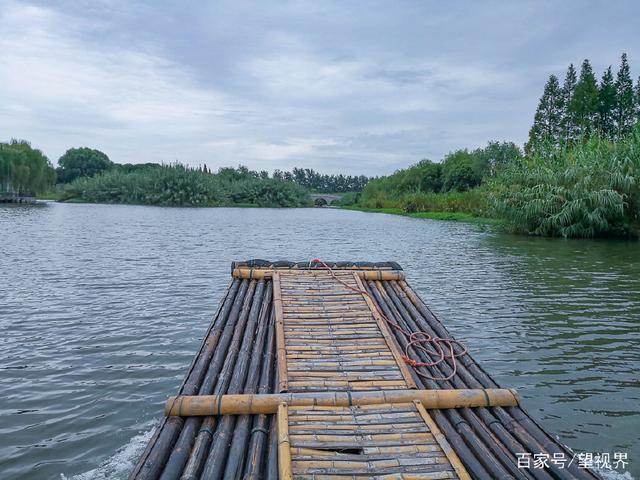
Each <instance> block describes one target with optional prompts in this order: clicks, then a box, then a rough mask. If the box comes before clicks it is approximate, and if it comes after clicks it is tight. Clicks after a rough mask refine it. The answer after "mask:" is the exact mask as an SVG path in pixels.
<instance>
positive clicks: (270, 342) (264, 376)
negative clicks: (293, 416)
mask: <svg viewBox="0 0 640 480" xmlns="http://www.w3.org/2000/svg"><path fill="white" fill-rule="evenodd" d="M274 322H275V320H274V314H273V309H271V314H270V316H269V332H268V334H267V340H266V344H265V351H264V354H263V357H262V368H261V373H260V387H259V388H258V393H260V394H266V393H270V392H272V391H273V390H275V377H276V375H275V368H274V358H275V346H276V345H275V326H274ZM270 418H273V415H271V416H270V417H269V416H267V415H265V414H260V415H258V416H257V417H255V420H254V423H253V428H252V429H251V439H250V440H249V447H248V449H247V450H248V458H247V462H246V466H245V473H244V477H243V478H244V479H245V480H258V479H260V478H263V477H264V474H263V469H264V465H263V463H264V462H263V457H264V455H265V452H266V451H267V441H268V437H269V431H268V426H269V422H270V421H271V420H270Z"/></svg>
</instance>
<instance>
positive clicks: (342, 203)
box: [331, 192, 361, 207]
mask: <svg viewBox="0 0 640 480" xmlns="http://www.w3.org/2000/svg"><path fill="white" fill-rule="evenodd" d="M360 195H361V194H360V192H346V193H345V194H343V195H342V197H340V198H339V199H338V200H334V201H333V202H331V205H334V206H338V207H350V206H352V205H356V204H357V203H358V202H359V201H360Z"/></svg>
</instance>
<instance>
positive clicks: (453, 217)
mask: <svg viewBox="0 0 640 480" xmlns="http://www.w3.org/2000/svg"><path fill="white" fill-rule="evenodd" d="M340 208H342V209H344V210H355V211H357V212H366V213H387V214H390V215H402V216H404V217H411V218H428V219H430V220H443V221H447V222H465V223H474V224H479V225H499V224H501V221H500V220H499V219H497V218H489V217H479V216H476V215H472V214H470V213H463V212H413V213H409V212H405V211H404V210H402V209H401V208H365V207H357V206H346V207H340Z"/></svg>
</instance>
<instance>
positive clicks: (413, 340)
mask: <svg viewBox="0 0 640 480" xmlns="http://www.w3.org/2000/svg"><path fill="white" fill-rule="evenodd" d="M314 264H315V266H314ZM318 265H322V266H323V267H324V268H325V269H326V270H328V271H329V274H330V275H331V276H332V277H333V278H334V280H336V281H337V282H339V283H340V284H342V285H344V286H345V287H346V288H348V289H349V290H352V291H354V292H357V293H361V294H362V295H366V296H367V297H369V298H370V299H371V301H372V303H373V305H374V306H375V308H376V311H377V312H378V315H380V317H381V318H382V319H383V320H384V321H385V322H386V323H387V325H389V326H390V327H391V328H393V329H395V330H397V331H398V332H400V334H401V335H403V336H404V337H405V339H406V341H407V342H406V345H405V347H404V354H403V355H402V359H403V360H404V361H405V363H407V364H408V365H411V366H412V367H413V369H414V371H415V372H416V374H417V375H419V376H420V377H422V378H426V379H428V380H434V381H438V382H446V381H447V380H451V379H452V378H453V377H454V376H455V375H456V373H457V371H458V362H457V360H456V359H457V358H458V357H461V356H462V355H465V354H466V353H467V347H466V346H465V345H464V344H463V343H462V342H460V341H458V340H455V339H453V338H441V337H436V336H432V335H429V334H428V333H427V332H423V331H417V332H410V331H408V330H406V329H405V328H403V327H402V325H400V324H399V323H398V322H396V321H392V320H391V319H389V317H387V315H385V313H384V312H383V311H382V309H381V308H380V306H379V305H378V302H377V301H376V299H375V298H374V297H373V296H372V295H371V294H370V293H369V292H368V291H366V290H361V289H360V288H358V287H354V286H352V285H349V284H348V283H347V282H345V281H344V280H342V279H341V278H338V276H337V275H336V274H335V272H334V270H333V268H331V267H330V266H329V265H327V264H326V263H325V262H323V261H322V260H318V259H315V260H311V261H310V262H309V269H313V268H319V267H318ZM455 345H458V346H459V347H460V348H462V351H461V352H458V353H456V352H455V349H454V346H455ZM411 350H414V351H415V350H421V351H423V352H424V353H425V354H427V356H428V357H429V358H436V360H434V361H432V362H422V361H419V360H415V359H413V358H411V353H410V351H411ZM447 359H449V360H451V373H450V374H449V375H447V376H446V377H434V376H432V375H430V374H428V373H424V372H421V371H420V370H418V369H419V368H420V367H436V366H438V365H439V364H441V363H442V362H445V360H447Z"/></svg>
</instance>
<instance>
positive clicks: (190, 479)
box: [180, 281, 257, 480]
mask: <svg viewBox="0 0 640 480" xmlns="http://www.w3.org/2000/svg"><path fill="white" fill-rule="evenodd" d="M256 283H257V282H255V281H249V284H248V285H249V286H248V289H247V293H246V294H245V296H244V298H243V299H242V303H241V308H240V314H239V317H238V320H237V322H236V323H235V325H233V326H232V328H231V329H230V330H229V331H228V332H225V333H228V335H229V338H228V340H227V342H226V343H227V344H226V348H225V349H224V350H223V349H221V350H220V351H219V352H218V351H216V358H214V362H212V367H213V368H215V369H216V370H217V371H218V372H219V373H218V375H217V376H216V385H215V388H214V394H218V395H220V394H222V393H224V392H226V391H227V389H228V387H229V385H230V383H231V380H232V373H233V366H234V364H235V360H236V356H237V354H238V350H239V344H240V340H241V337H242V332H243V331H244V327H245V325H246V323H247V319H248V317H249V312H250V308H251V302H252V300H253V295H254V292H255V287H256ZM218 353H219V355H218ZM217 422H218V418H217V417H209V418H205V419H204V421H203V422H202V425H201V426H200V430H199V431H198V434H197V436H196V438H195V442H194V443H193V446H192V448H191V449H190V450H189V453H190V455H189V459H188V461H187V464H186V465H185V467H184V470H183V472H182V476H181V477H180V478H181V479H182V480H195V479H197V478H200V472H201V471H202V468H203V466H204V462H205V460H206V458H207V455H208V453H209V448H210V446H211V443H212V440H213V435H214V431H215V430H216V426H217Z"/></svg>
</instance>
